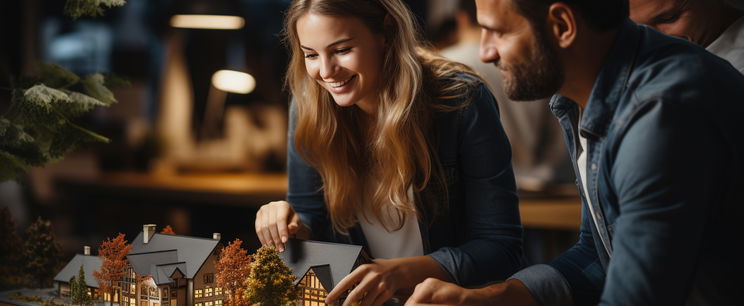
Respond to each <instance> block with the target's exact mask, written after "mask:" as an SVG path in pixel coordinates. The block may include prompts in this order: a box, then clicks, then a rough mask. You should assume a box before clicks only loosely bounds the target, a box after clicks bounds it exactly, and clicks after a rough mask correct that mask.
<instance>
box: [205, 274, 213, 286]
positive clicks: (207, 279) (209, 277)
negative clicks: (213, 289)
mask: <svg viewBox="0 0 744 306" xmlns="http://www.w3.org/2000/svg"><path fill="white" fill-rule="evenodd" d="M204 283H205V284H211V283H214V273H207V274H204Z"/></svg>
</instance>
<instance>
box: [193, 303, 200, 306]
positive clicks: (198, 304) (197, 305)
mask: <svg viewBox="0 0 744 306" xmlns="http://www.w3.org/2000/svg"><path fill="white" fill-rule="evenodd" d="M194 306H202V303H196V304H194Z"/></svg>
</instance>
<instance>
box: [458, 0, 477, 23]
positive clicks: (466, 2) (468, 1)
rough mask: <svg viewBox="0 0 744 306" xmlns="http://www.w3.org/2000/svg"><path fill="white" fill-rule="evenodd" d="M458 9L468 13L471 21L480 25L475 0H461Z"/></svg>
mask: <svg viewBox="0 0 744 306" xmlns="http://www.w3.org/2000/svg"><path fill="white" fill-rule="evenodd" d="M457 9H459V10H460V11H463V12H465V13H467V14H468V18H470V22H472V23H473V24H474V25H478V14H476V11H475V0H460V3H458V5H457Z"/></svg>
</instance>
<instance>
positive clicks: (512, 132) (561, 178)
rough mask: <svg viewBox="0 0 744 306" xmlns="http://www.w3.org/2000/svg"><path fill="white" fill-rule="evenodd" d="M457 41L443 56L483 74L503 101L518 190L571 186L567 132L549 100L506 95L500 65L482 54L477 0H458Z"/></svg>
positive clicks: (505, 123)
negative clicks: (483, 59) (524, 99)
mask: <svg viewBox="0 0 744 306" xmlns="http://www.w3.org/2000/svg"><path fill="white" fill-rule="evenodd" d="M454 19H455V21H456V22H455V24H456V30H455V31H456V35H455V36H456V37H457V42H456V44H455V45H453V46H450V47H448V48H446V49H443V50H442V51H441V54H442V56H444V57H446V58H449V59H451V60H453V61H457V62H461V63H463V64H466V65H468V66H470V67H471V68H473V69H474V70H475V71H476V72H477V73H478V74H480V75H481V76H482V77H483V79H484V80H485V81H486V83H487V84H488V86H489V87H490V88H491V91H492V92H493V95H494V96H495V97H496V101H497V102H498V104H499V112H500V114H501V123H502V124H503V126H504V131H506V135H507V136H508V137H509V143H511V146H512V153H513V154H512V160H513V166H514V175H515V177H516V180H517V188H519V189H522V190H528V191H547V190H550V189H551V187H554V186H555V185H558V184H570V185H571V186H573V183H574V175H573V172H571V162H570V160H569V158H568V150H567V149H566V145H565V144H564V143H563V134H562V132H561V127H560V125H558V122H556V121H555V118H554V117H553V114H552V113H551V112H550V107H548V105H547V103H546V102H547V99H541V100H535V101H530V102H528V103H512V101H511V100H510V99H509V97H507V96H506V94H505V93H504V88H503V77H502V75H501V72H500V71H499V69H498V68H496V67H495V66H494V65H492V64H489V63H484V62H481V61H480V60H479V59H478V57H477V56H476V55H477V54H478V48H479V46H480V33H481V28H480V26H479V25H478V20H477V19H476V12H475V0H460V1H459V2H458V10H457V12H456V13H455V16H454Z"/></svg>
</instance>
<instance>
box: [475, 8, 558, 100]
mask: <svg viewBox="0 0 744 306" xmlns="http://www.w3.org/2000/svg"><path fill="white" fill-rule="evenodd" d="M476 6H477V8H478V23H479V24H480V25H481V28H482V32H481V45H480V58H481V61H483V62H486V63H493V64H494V65H496V67H498V68H499V69H500V70H501V73H502V74H503V76H504V92H505V93H506V95H507V96H508V97H509V99H512V100H516V101H527V100H535V99H543V98H547V97H550V96H551V95H553V94H554V93H555V92H556V91H558V89H559V88H560V87H561V85H562V84H563V79H564V77H563V69H562V67H561V65H560V62H559V58H558V52H557V50H556V48H555V47H554V46H553V43H552V42H551V41H550V40H549V39H548V36H547V33H545V32H542V31H543V29H538V31H540V32H538V31H536V29H534V28H533V27H532V25H531V24H530V23H529V21H528V20H527V19H526V18H525V17H524V16H522V15H520V14H519V13H518V12H517V11H516V8H515V7H514V6H513V5H512V3H511V0H476Z"/></svg>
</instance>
